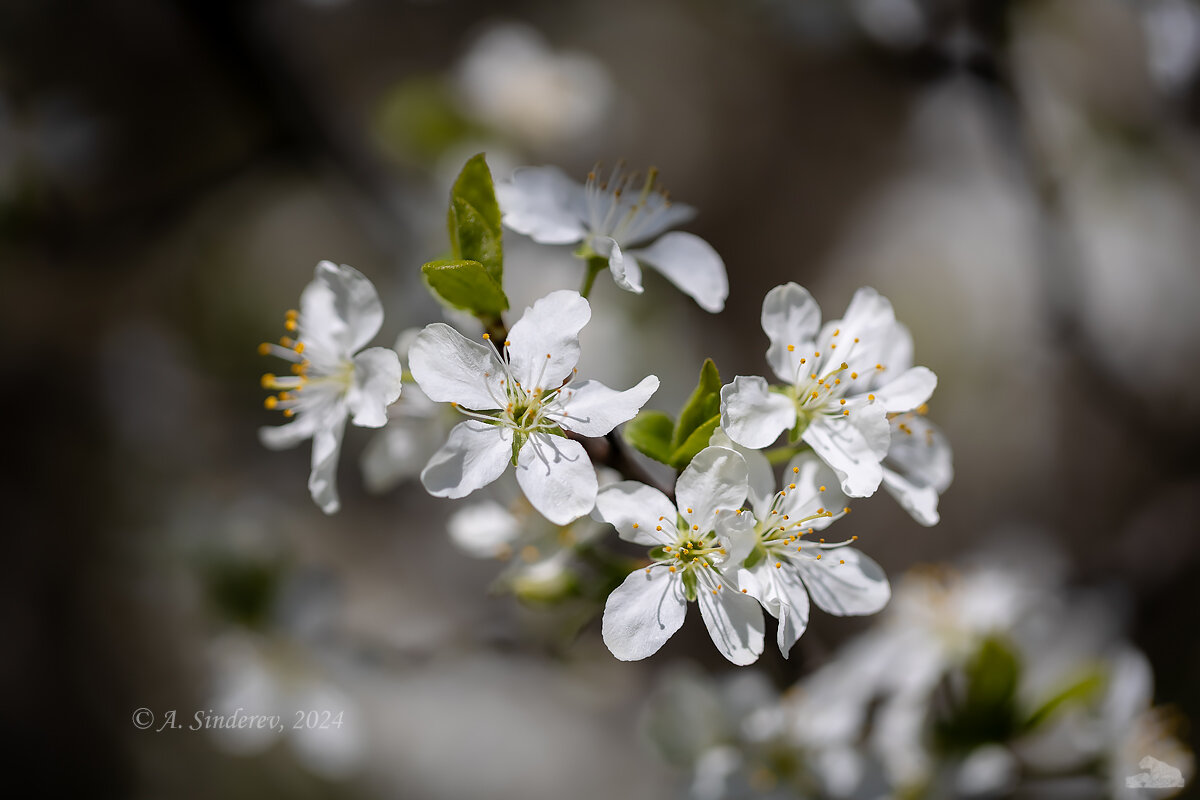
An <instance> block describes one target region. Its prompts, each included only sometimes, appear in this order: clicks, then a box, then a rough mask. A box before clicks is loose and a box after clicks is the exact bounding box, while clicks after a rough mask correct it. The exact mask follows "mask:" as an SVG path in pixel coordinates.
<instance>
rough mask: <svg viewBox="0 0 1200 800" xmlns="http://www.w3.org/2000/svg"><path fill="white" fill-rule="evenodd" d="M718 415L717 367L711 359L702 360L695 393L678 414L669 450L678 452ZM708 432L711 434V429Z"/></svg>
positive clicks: (718, 379) (719, 386)
mask: <svg viewBox="0 0 1200 800" xmlns="http://www.w3.org/2000/svg"><path fill="white" fill-rule="evenodd" d="M720 414H721V376H720V374H719V373H718V372H717V365H716V364H714V363H713V360H712V359H711V358H708V359H705V360H704V366H702V367H701V368H700V380H699V382H698V383H697V384H696V389H695V391H693V392H692V396H691V397H690V398H688V401H687V403H686V404H685V405H684V407H683V410H682V411H680V412H679V423H678V424H677V425H676V426H675V434H674V435H673V436H672V437H671V449H672V450H673V451H674V450H678V449H679V448H680V447H681V446H682V445H683V444H684V442H686V441H687V440H688V439H689V438H690V437H691V436H692V434H693V433H694V432H695V431H696V429H697V428H699V427H700V426H701V425H704V424H706V423H707V422H708V421H709V420H711V419H712V418H713V416H714V415H716V416H718V417H719V416H720ZM709 432H710V433H711V432H712V431H711V429H710V431H709ZM707 443H708V440H707V439H705V444H707ZM701 449H703V447H702V448H701ZM696 452H699V450H697V451H696Z"/></svg>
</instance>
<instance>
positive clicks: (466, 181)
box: [446, 153, 504, 286]
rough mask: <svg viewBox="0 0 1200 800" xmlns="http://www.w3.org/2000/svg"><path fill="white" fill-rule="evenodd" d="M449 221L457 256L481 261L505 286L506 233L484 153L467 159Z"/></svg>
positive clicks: (453, 196) (452, 199) (453, 191)
mask: <svg viewBox="0 0 1200 800" xmlns="http://www.w3.org/2000/svg"><path fill="white" fill-rule="evenodd" d="M446 224H447V227H448V228H449V230H450V247H451V249H452V251H453V253H454V256H455V258H456V259H459V260H468V261H478V262H479V263H480V264H482V265H483V266H484V268H485V269H487V272H488V274H489V275H490V276H491V277H492V279H493V280H494V281H495V282H496V284H497V286H502V285H503V282H504V248H503V234H502V231H501V228H500V206H499V204H498V203H497V202H496V188H495V186H494V184H493V183H492V173H491V171H489V170H488V166H487V162H486V161H484V158H483V154H482V153H480V154H479V155H477V156H474V157H473V158H471V159H470V160H469V161H467V163H466V166H464V167H463V169H462V172H460V173H459V175H458V179H457V180H456V181H455V182H454V186H453V188H451V190H450V210H449V212H448V213H447V217H446Z"/></svg>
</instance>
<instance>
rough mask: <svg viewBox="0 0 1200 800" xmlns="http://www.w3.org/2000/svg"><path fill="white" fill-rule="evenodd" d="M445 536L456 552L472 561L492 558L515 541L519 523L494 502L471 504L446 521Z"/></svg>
mask: <svg viewBox="0 0 1200 800" xmlns="http://www.w3.org/2000/svg"><path fill="white" fill-rule="evenodd" d="M446 532H447V533H449V534H450V540H451V541H452V542H454V544H456V545H457V546H458V547H459V549H461V550H462V551H463V552H465V553H467V554H468V555H472V556H475V557H476V558H496V557H497V556H499V555H501V554H502V553H504V552H505V550H506V549H507V547H508V545H510V544H511V543H512V542H514V541H516V538H517V536H518V535H519V534H520V533H521V522H520V520H518V519H517V518H516V517H514V516H513V515H512V514H511V513H509V511H508V509H507V508H505V507H504V506H502V505H500V504H499V503H497V502H495V501H494V500H485V501H483V502H482V503H472V504H471V505H468V506H466V507H465V508H462V509H459V510H458V511H455V512H454V513H453V514H452V515H450V519H449V520H447V521H446Z"/></svg>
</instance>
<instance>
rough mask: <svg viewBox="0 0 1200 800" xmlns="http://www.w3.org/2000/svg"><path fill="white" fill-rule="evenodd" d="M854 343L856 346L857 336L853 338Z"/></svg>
mask: <svg viewBox="0 0 1200 800" xmlns="http://www.w3.org/2000/svg"><path fill="white" fill-rule="evenodd" d="M854 343H855V344H858V337H857V336H855V337H854Z"/></svg>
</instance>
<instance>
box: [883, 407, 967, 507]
mask: <svg viewBox="0 0 1200 800" xmlns="http://www.w3.org/2000/svg"><path fill="white" fill-rule="evenodd" d="M901 425H903V426H904V427H903V428H901V427H900V426H901ZM891 429H892V439H891V442H890V444H889V447H888V452H887V463H888V465H889V466H891V467H892V469H894V470H895V471H896V472H899V473H901V474H903V475H904V476H905V477H906V478H907V479H908V480H910V481H912V482H913V483H914V484H917V485H921V486H932V487H933V488H934V489H936V490H937V491H938V493H939V494H940V493H941V492H944V491H946V489H947V488H949V486H950V484H951V483H952V482H953V481H954V457H953V454H952V452H951V450H950V443H949V442H948V441H947V440H946V436H945V434H943V433H942V432H941V431H940V430H939V429H938V427H937V426H936V425H934V424H933V423H932V422H930V421H929V420H928V419H927V418H925V417H923V416H920V415H917V414H901V415H899V416H896V417H893V418H892V420H891Z"/></svg>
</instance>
